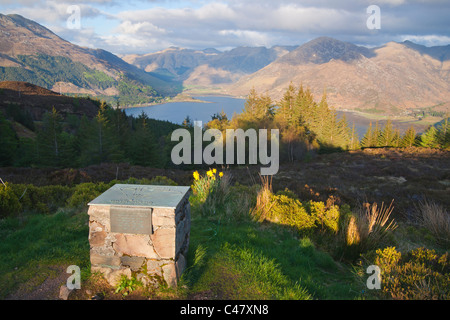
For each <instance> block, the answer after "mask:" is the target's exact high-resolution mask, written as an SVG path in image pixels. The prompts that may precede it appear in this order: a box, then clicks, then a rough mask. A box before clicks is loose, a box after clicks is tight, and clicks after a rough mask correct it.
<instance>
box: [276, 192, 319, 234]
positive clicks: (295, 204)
mask: <svg viewBox="0 0 450 320" xmlns="http://www.w3.org/2000/svg"><path fill="white" fill-rule="evenodd" d="M271 202H272V203H273V205H272V207H271V210H270V213H269V215H268V220H270V221H272V222H279V223H282V224H286V225H289V226H293V227H295V228H296V229H298V230H299V231H301V232H308V231H310V230H312V229H314V227H315V226H316V219H315V217H313V216H312V215H310V214H309V213H308V212H307V211H306V209H305V207H304V206H303V205H302V203H301V202H300V201H299V200H296V199H292V198H290V197H288V196H285V195H279V196H276V195H274V196H272V199H271Z"/></svg>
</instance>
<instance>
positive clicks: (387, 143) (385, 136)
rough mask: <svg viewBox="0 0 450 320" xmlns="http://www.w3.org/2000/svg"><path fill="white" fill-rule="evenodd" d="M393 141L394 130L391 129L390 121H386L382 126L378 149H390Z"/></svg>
mask: <svg viewBox="0 0 450 320" xmlns="http://www.w3.org/2000/svg"><path fill="white" fill-rule="evenodd" d="M393 140H394V130H393V128H392V121H391V120H390V119H388V121H387V122H386V124H385V125H384V129H383V131H381V134H380V142H379V146H380V147H392V146H393Z"/></svg>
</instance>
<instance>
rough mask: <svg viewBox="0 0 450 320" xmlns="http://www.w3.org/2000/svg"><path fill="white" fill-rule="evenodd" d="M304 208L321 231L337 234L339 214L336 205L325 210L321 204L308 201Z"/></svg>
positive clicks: (323, 204)
mask: <svg viewBox="0 0 450 320" xmlns="http://www.w3.org/2000/svg"><path fill="white" fill-rule="evenodd" d="M306 207H307V209H308V211H309V213H310V215H311V216H312V217H313V218H314V220H315V221H316V224H317V226H318V227H320V229H321V230H324V231H328V230H329V231H332V232H333V233H337V232H338V227H339V218H340V216H341V213H340V210H339V207H338V206H337V205H332V206H330V207H329V208H327V207H326V206H325V203H323V202H316V201H309V202H307V203H306Z"/></svg>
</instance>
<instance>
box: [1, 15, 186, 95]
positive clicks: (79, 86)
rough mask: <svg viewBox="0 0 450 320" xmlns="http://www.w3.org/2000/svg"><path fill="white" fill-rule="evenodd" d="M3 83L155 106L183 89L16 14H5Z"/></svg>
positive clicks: (2, 34)
mask: <svg viewBox="0 0 450 320" xmlns="http://www.w3.org/2000/svg"><path fill="white" fill-rule="evenodd" d="M0 80H11V81H27V82H30V83H33V84H35V85H39V86H41V87H44V88H47V89H51V90H53V91H56V92H60V93H75V94H88V95H95V96H102V97H121V98H125V97H126V98H128V99H125V100H124V101H123V102H125V103H127V102H131V103H138V102H152V101H154V100H155V99H157V98H159V97H161V96H166V95H170V94H176V93H177V90H178V88H177V87H176V86H175V85H174V84H173V83H167V82H166V81H164V80H162V79H160V78H158V77H156V76H155V75H153V74H151V73H148V72H145V71H143V70H141V69H139V68H138V67H136V66H134V65H130V64H128V63H126V62H125V61H123V60H122V59H120V58H119V57H117V56H116V55H114V54H112V53H110V52H108V51H105V50H101V49H91V48H84V47H80V46H77V45H75V44H72V43H70V42H68V41H66V40H64V39H62V38H60V37H59V36H57V35H56V34H54V33H53V32H52V31H50V30H49V29H47V28H45V27H43V26H42V25H40V24H38V23H36V22H34V21H32V20H29V19H26V18H24V17H22V16H20V15H17V14H10V15H3V14H0Z"/></svg>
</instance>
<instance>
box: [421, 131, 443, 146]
mask: <svg viewBox="0 0 450 320" xmlns="http://www.w3.org/2000/svg"><path fill="white" fill-rule="evenodd" d="M437 133H438V131H437V130H436V127H435V126H431V127H430V128H428V130H427V131H425V132H424V133H423V134H422V135H421V136H420V146H421V147H424V148H438V147H439V142H438V135H437Z"/></svg>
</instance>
